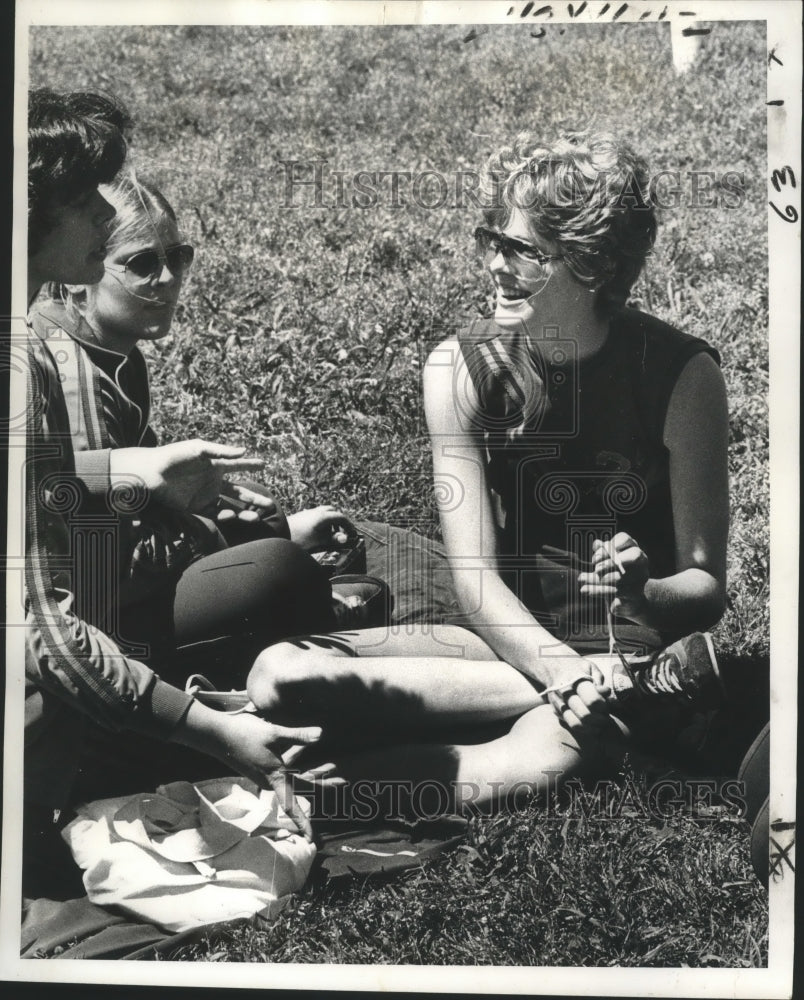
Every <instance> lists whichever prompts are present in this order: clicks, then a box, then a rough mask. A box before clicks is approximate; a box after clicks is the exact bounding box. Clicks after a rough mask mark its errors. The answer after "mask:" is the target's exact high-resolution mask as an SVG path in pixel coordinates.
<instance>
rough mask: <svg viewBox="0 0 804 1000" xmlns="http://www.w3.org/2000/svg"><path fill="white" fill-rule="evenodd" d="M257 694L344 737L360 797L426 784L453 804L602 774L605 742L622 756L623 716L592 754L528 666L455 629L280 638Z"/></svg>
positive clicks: (280, 711) (262, 669) (260, 671)
mask: <svg viewBox="0 0 804 1000" xmlns="http://www.w3.org/2000/svg"><path fill="white" fill-rule="evenodd" d="M248 692H249V696H250V697H251V700H252V701H253V702H254V703H255V705H257V707H258V708H259V709H260V710H261V711H262V712H264V713H265V714H266V715H267V716H269V717H270V718H272V719H273V720H275V721H277V722H282V723H284V724H302V723H303V724H306V725H321V726H322V728H323V729H324V732H325V734H327V733H329V734H330V736H333V734H334V739H335V753H334V754H333V756H334V758H335V761H336V763H337V769H338V773H339V774H340V775H341V776H342V777H344V778H345V779H346V781H347V784H348V786H349V787H350V788H351V789H352V790H353V792H354V793H355V794H357V793H358V792H360V794H362V795H364V796H365V795H372V794H373V795H379V794H380V789H381V786H382V785H383V784H385V785H389V784H396V785H400V784H404V785H405V786H406V787H407V788H408V789H409V790H415V789H416V788H417V787H419V788H422V787H423V786H425V785H427V786H429V787H430V790H431V792H432V793H433V794H437V795H438V797H439V806H440V807H441V808H446V809H448V810H449V811H455V810H458V811H459V810H461V809H466V808H469V807H472V808H477V809H484V810H485V809H488V808H496V807H499V806H500V805H502V804H505V803H509V804H510V803H511V802H512V797H514V798H515V797H516V794H517V793H518V792H524V791H525V789H527V790H529V791H530V792H531V793H536V794H540V793H541V794H543V793H547V792H549V791H551V790H554V789H556V788H557V787H558V786H559V785H560V784H561V783H562V782H563V781H564V780H566V779H568V778H570V777H576V776H577V777H580V776H583V775H585V774H587V773H590V772H591V771H592V770H595V771H598V770H599V766H600V762H601V759H602V758H601V750H602V751H603V752H604V753H603V756H605V757H606V758H612V759H620V758H621V755H622V740H621V737H620V733H619V730H617V729H616V727H615V726H613V725H612V726H611V727H610V729H606V728H605V727H604V728H603V729H602V730H601V734H600V736H598V737H596V739H599V740H602V741H603V742H602V744H601V745H600V746H596V747H595V750H594V752H593V753H590V752H589V749H590V748H587V747H584V748H583V750H582V748H581V747H580V746H579V743H578V741H577V740H576V738H575V736H573V735H572V734H571V733H570V732H569V731H568V729H567V728H566V727H565V726H564V725H562V723H561V721H560V720H559V718H558V717H557V716H556V714H555V712H554V710H553V708H552V707H551V706H550V705H543V704H542V700H541V698H540V696H539V694H538V691H537V690H536V688H535V687H534V685H533V684H531V682H530V681H529V680H528V679H527V678H526V677H525V676H524V675H522V674H521V673H519V671H517V670H515V669H514V668H513V667H511V666H509V665H508V664H506V663H503V662H501V661H500V660H498V659H497V658H496V657H495V656H494V654H493V652H492V651H491V649H490V648H489V647H488V646H487V645H486V644H485V643H484V642H483V641H482V640H481V639H479V638H478V637H477V636H475V635H474V634H473V633H471V632H468V631H467V630H465V629H461V628H458V627H456V626H446V625H445V626H431V627H430V628H429V629H427V630H423V629H418V630H416V631H414V632H411V631H410V630H404V631H396V632H394V631H391V630H387V629H371V630H365V631H362V632H352V633H339V634H337V635H332V636H308V637H305V638H300V639H294V640H288V641H284V642H280V643H277V644H276V645H274V646H270V647H268V648H267V649H266V650H264V651H263V652H262V653H261V654H260V655H259V656H258V658H257V660H256V662H255V664H254V667H253V668H252V671H251V673H250V675H249V681H248ZM344 743H345V744H347V745H351V747H352V749H348V750H345V749H344ZM414 811H415V809H414Z"/></svg>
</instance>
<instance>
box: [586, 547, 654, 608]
mask: <svg viewBox="0 0 804 1000" xmlns="http://www.w3.org/2000/svg"><path fill="white" fill-rule="evenodd" d="M592 565H593V567H594V568H593V570H592V572H590V573H579V574H578V583H579V584H580V585H581V593H582V594H588V595H596V596H600V597H608V598H611V605H610V607H611V611H612V613H613V614H617V615H620V616H621V617H623V618H631V619H635V618H636V617H637V616H639V615H640V614H641V613H642V610H643V608H644V605H645V584H646V583H647V582H648V580H649V579H650V566H649V564H648V557H647V556H646V555H645V553H644V552H643V551H642V549H641V548H640V547H639V545H638V543H637V542H636V541H635V540H634V539H633V538H632V537H631V536H630V535H629V534H627V533H626V532H624V531H620V532H618V533H617V534H616V535H615V536H614V538H612V539H611V541H606V542H604V541H601V540H600V539H595V541H594V542H592Z"/></svg>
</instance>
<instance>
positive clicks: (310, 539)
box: [288, 504, 357, 552]
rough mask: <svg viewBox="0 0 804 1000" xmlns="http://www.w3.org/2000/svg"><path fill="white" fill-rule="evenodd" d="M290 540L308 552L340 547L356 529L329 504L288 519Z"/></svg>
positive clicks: (292, 515)
mask: <svg viewBox="0 0 804 1000" xmlns="http://www.w3.org/2000/svg"><path fill="white" fill-rule="evenodd" d="M288 526H289V528H290V539H291V541H293V542H295V543H296V544H297V545H300V546H301V547H302V548H303V549H307V550H308V552H309V551H312V550H314V549H321V548H328V547H330V546H335V547H340V546H342V545H345V544H346V543H347V542H348V540H349V536H350V535H351V536H354V535H356V534H357V529H356V528H355V526H354V525H353V524H352V522H351V521H350V520H349V518H348V517H346V515H345V514H344V513H343V512H342V511H340V510H338V509H337V508H336V507H333V506H331V505H330V504H324V505H323V506H321V507H311V508H310V509H308V510H300V511H299V512H298V513H297V514H291V515H290V516H289V517H288Z"/></svg>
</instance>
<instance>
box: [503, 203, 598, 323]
mask: <svg viewBox="0 0 804 1000" xmlns="http://www.w3.org/2000/svg"><path fill="white" fill-rule="evenodd" d="M500 232H501V234H502V236H503V237H504V238H505V237H507V238H508V240H510V241H512V242H510V243H506V240H505V239H503V240H501V241H500V244H498V245H497V246H494V245H492V246H491V247H490V248H489V249H488V251H487V253H486V267H487V268H488V271H489V274H490V275H491V278H492V280H493V281H494V286H495V289H496V292H497V304H496V308H495V312H494V319H495V322H496V323H497V324H498V326H501V327H504V328H507V329H525V330H527V332H528V333H530V334H531V335H533V336H536V337H541V336H543V330H544V328H545V327H558V328H559V329H561V328H562V327H566V326H567V325H568V320H569V318H570V317H572V318H573V319H574V318H575V317H577V315H578V309H579V308H580V309H588V310H589V312H590V315H591V312H592V309H593V305H594V295H590V294H589V288H588V286H586V285H583V284H582V283H581V282H580V281H578V279H577V278H576V277H575V275H574V274H573V273H572V271H571V270H570V268H569V267H568V266H567V265H566V263H565V262H564V261H562V260H561V259H560V254H559V249H558V247H556V246H555V245H553V244H551V243H550V242H549V241H547V240H546V239H544V238H543V237H540V236H538V235H535V234H534V231H533V227H532V226H531V224H530V221H529V219H528V217H527V215H526V214H525V213H524V212H523V211H522V210H521V209H518V208H515V209H514V210H513V211H512V212H511V217H510V219H509V220H508V223H507V225H506V226H505V227H504V228H503V229H501V230H500ZM539 258H541V259H539ZM547 258H550V259H547ZM556 258H557V259H556Z"/></svg>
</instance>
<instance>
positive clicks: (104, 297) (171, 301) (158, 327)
mask: <svg viewBox="0 0 804 1000" xmlns="http://www.w3.org/2000/svg"><path fill="white" fill-rule="evenodd" d="M149 228H150V233H148V232H146V233H145V234H143V235H139V236H137V235H132V236H131V237H129V238H127V237H126V235H125V233H123V234H122V241H121V242H119V243H117V242H114V243H113V244H112V246H111V247H110V250H109V254H108V257H107V260H106V266H105V269H104V273H103V276H102V277H101V279H100V281H99V282H98V283H97V284H95V285H91V286H88V287H87V288H85V289H83V290H82V292H83V294H82V295H81V296H79V297H78V299H77V301H78V302H79V308H80V309H81V311H82V312H83V314H84V317H85V318H86V320H87V322H88V323H89V325H90V326H91V327H92V329H93V331H94V333H95V336H96V337H97V339H98V341H99V342H100V343H101V344H102V345H103V346H104V347H107V348H109V349H110V350H113V351H117V352H118V353H120V354H128V353H129V351H131V349H132V348H133V347H134V346H135V345H136V343H137V341H139V340H158V339H159V338H161V337H164V336H165V335H166V334H167V333H168V332H169V331H170V327H171V324H172V322H173V314H174V312H175V309H176V305H177V303H178V300H179V295H180V293H181V286H182V280H183V277H184V270H185V268H186V266H187V263H186V262H183V258H182V254H181V253H180V252H178V251H176V250H175V248H177V247H179V248H181V247H183V244H182V240H181V237H180V234H179V230H178V227H177V225H176V223H175V222H174V220H173V219H171V218H170V216H168V215H165V214H163V215H162V216H161V217H160V218H159V219H158V220H157V221H155V222H154V223H153V224H151V225H150V227H149ZM76 291H77V290H75V289H73V292H74V293H75V292H76Z"/></svg>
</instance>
